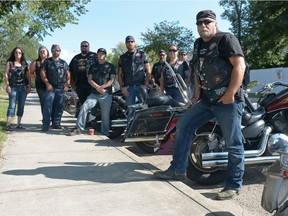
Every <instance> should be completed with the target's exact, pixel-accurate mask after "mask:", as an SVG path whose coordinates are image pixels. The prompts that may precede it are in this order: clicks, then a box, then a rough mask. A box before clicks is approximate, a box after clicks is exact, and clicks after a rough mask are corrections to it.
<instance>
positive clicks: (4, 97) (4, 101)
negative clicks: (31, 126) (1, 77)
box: [0, 90, 8, 153]
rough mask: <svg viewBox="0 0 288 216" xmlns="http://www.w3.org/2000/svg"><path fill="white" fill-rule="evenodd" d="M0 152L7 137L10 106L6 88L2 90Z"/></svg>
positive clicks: (0, 100) (0, 97)
mask: <svg viewBox="0 0 288 216" xmlns="http://www.w3.org/2000/svg"><path fill="white" fill-rule="evenodd" d="M0 104H1V106H0V153H1V150H2V148H3V142H4V140H5V139H6V137H7V132H6V113H7V108H8V95H7V93H6V91H5V90H0Z"/></svg>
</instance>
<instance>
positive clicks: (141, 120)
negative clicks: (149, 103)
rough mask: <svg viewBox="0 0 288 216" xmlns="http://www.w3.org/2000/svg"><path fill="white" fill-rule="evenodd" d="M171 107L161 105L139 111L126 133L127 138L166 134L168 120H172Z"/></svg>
mask: <svg viewBox="0 0 288 216" xmlns="http://www.w3.org/2000/svg"><path fill="white" fill-rule="evenodd" d="M173 113H174V112H173V111H172V110H171V106H167V105H163V106H157V107H151V108H148V109H144V110H140V111H138V112H137V113H136V116H135V118H134V119H133V121H132V122H131V125H130V127H129V129H128V131H127V134H126V135H127V137H134V136H142V135H156V134H158V135H160V134H164V133H165V132H166V127H167V126H168V124H169V122H170V120H171V119H172V118H173Z"/></svg>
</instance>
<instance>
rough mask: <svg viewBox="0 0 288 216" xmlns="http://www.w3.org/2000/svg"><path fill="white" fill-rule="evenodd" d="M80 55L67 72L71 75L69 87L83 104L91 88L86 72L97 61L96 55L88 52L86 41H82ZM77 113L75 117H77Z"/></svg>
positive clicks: (73, 60)
mask: <svg viewBox="0 0 288 216" xmlns="http://www.w3.org/2000/svg"><path fill="white" fill-rule="evenodd" d="M80 50H81V53H79V54H77V55H75V56H74V57H73V58H72V60H71V62H70V64H69V70H70V73H71V86H72V88H73V89H75V91H76V93H77V95H78V97H79V101H80V103H81V104H84V102H85V101H86V99H87V97H88V95H90V93H91V86H90V84H89V83H88V71H89V68H90V66H91V65H92V64H94V63H95V62H96V61H97V54H96V53H95V52H91V51H90V45H89V42H88V41H82V42H81V44H80ZM78 112H79V110H78V111H77V113H76V115H75V117H77V116H78Z"/></svg>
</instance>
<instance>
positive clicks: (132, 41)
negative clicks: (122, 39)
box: [126, 41, 134, 43]
mask: <svg viewBox="0 0 288 216" xmlns="http://www.w3.org/2000/svg"><path fill="white" fill-rule="evenodd" d="M126 43H134V41H127V42H126Z"/></svg>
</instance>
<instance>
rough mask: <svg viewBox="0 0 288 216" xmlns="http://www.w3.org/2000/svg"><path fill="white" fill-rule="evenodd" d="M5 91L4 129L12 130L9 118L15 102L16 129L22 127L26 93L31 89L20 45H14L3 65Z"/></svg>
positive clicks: (13, 111) (12, 115)
mask: <svg viewBox="0 0 288 216" xmlns="http://www.w3.org/2000/svg"><path fill="white" fill-rule="evenodd" d="M5 83H6V92H7V93H8V95H9V106H8V110H7V123H6V129H7V130H12V128H11V120H12V117H14V116H15V109H16V103H17V117H18V118H17V127H16V128H17V129H23V126H22V124H21V120H22V116H23V113H24V105H25V101H26V97H27V94H28V93H30V91H31V79H30V75H29V70H28V64H27V62H26V60H25V55H24V52H23V50H22V49H21V48H20V47H15V48H14V49H13V51H12V52H11V55H10V57H9V58H8V60H7V62H6V67H5Z"/></svg>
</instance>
